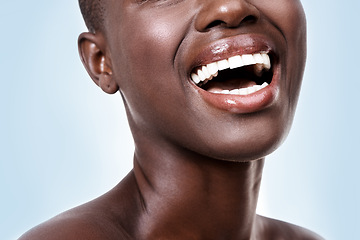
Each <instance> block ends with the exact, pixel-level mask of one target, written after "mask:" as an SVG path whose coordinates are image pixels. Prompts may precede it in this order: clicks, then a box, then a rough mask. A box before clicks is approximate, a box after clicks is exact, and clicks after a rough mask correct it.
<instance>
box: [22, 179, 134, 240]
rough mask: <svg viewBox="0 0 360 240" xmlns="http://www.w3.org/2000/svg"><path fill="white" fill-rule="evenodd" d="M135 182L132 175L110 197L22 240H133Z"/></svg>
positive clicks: (54, 220) (69, 213) (60, 217)
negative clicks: (131, 233) (133, 183)
mask: <svg viewBox="0 0 360 240" xmlns="http://www.w3.org/2000/svg"><path fill="white" fill-rule="evenodd" d="M131 179H132V178H131V174H129V175H128V176H127V177H126V178H125V179H124V180H123V181H122V182H121V183H120V184H118V186H116V187H115V188H114V189H112V190H110V191H109V192H108V193H106V194H104V195H102V196H100V197H98V198H96V199H94V200H92V201H90V202H88V203H85V204H83V205H81V206H78V207H75V208H73V209H70V210H68V211H66V212H64V213H62V214H60V215H58V216H55V217H54V218H52V219H50V220H48V221H46V222H44V223H42V224H40V225H38V226H36V227H34V228H33V229H30V230H29V231H28V232H26V233H25V234H24V235H22V236H21V237H20V238H19V239H18V240H45V239H46V240H79V239H81V240H83V239H84V240H99V239H101V240H103V239H107V240H112V239H114V240H130V239H133V238H131V237H130V235H129V234H128V232H129V231H131V227H133V225H135V224H134V213H133V211H134V209H135V210H136V208H135V207H136V204H135V203H136V199H134V198H133V197H131V196H132V195H134V193H133V192H134V191H135V192H136V190H132V189H133V188H131V186H130V187H129V185H131ZM129 182H130V184H128V183H129ZM125 229H126V230H125Z"/></svg>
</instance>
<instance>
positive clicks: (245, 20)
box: [206, 15, 257, 29]
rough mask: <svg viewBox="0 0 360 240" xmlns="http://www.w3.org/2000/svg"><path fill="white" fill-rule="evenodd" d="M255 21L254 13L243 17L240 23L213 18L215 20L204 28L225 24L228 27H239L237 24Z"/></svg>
mask: <svg viewBox="0 0 360 240" xmlns="http://www.w3.org/2000/svg"><path fill="white" fill-rule="evenodd" d="M256 21H257V17H256V16H254V15H248V16H246V17H245V18H243V19H242V20H241V22H240V23H238V24H233V25H231V24H229V23H227V22H226V21H222V20H215V21H212V22H211V23H210V24H209V25H207V26H206V29H212V28H214V27H219V26H227V27H229V28H236V27H239V25H244V24H248V23H254V22H256Z"/></svg>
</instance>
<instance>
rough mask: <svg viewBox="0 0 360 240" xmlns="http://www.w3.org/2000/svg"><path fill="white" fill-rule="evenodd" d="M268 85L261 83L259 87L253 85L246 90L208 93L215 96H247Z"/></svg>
mask: <svg viewBox="0 0 360 240" xmlns="http://www.w3.org/2000/svg"><path fill="white" fill-rule="evenodd" d="M268 85H269V84H267V83H263V84H262V85H261V86H260V85H254V86H251V87H247V88H240V89H232V90H222V91H221V90H215V89H214V90H211V89H210V90H209V92H212V93H217V94H233V95H249V94H252V93H254V92H257V91H259V90H261V89H263V88H265V87H267V86H268Z"/></svg>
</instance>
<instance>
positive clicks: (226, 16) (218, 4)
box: [195, 0, 260, 32]
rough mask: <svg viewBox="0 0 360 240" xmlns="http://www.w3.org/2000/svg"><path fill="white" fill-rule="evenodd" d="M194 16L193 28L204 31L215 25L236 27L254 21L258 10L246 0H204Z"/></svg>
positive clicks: (257, 16) (257, 15)
mask: <svg viewBox="0 0 360 240" xmlns="http://www.w3.org/2000/svg"><path fill="white" fill-rule="evenodd" d="M201 2H202V3H201V9H200V11H199V13H198V15H197V17H196V21H195V28H196V29H197V30H198V31H200V32H206V31H209V30H211V29H212V28H215V27H227V28H236V27H239V26H240V25H244V24H247V23H250V22H256V21H257V20H258V19H259V17H260V13H259V10H258V9H257V8H256V7H255V6H254V5H252V4H250V3H249V2H248V1H247V0H204V1H201Z"/></svg>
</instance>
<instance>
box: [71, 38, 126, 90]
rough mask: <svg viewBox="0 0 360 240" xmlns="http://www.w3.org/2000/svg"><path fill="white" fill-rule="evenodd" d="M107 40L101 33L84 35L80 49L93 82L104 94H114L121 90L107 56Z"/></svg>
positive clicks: (82, 59) (80, 42) (79, 41)
mask: <svg viewBox="0 0 360 240" xmlns="http://www.w3.org/2000/svg"><path fill="white" fill-rule="evenodd" d="M105 46H106V44H105V40H104V38H103V36H102V35H101V34H100V33H97V34H92V33H82V34H81V35H80V36H79V40H78V47H79V54H80V57H81V61H82V62H83V64H84V66H85V68H86V70H87V72H88V73H89V75H90V77H91V78H92V80H93V81H94V82H95V83H96V85H98V86H99V87H100V88H101V89H102V90H103V91H104V92H106V93H109V94H113V93H116V92H117V91H118V89H119V86H118V84H117V83H116V81H115V79H114V78H113V75H112V69H111V61H110V58H109V57H108V56H107V55H106V49H105Z"/></svg>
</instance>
